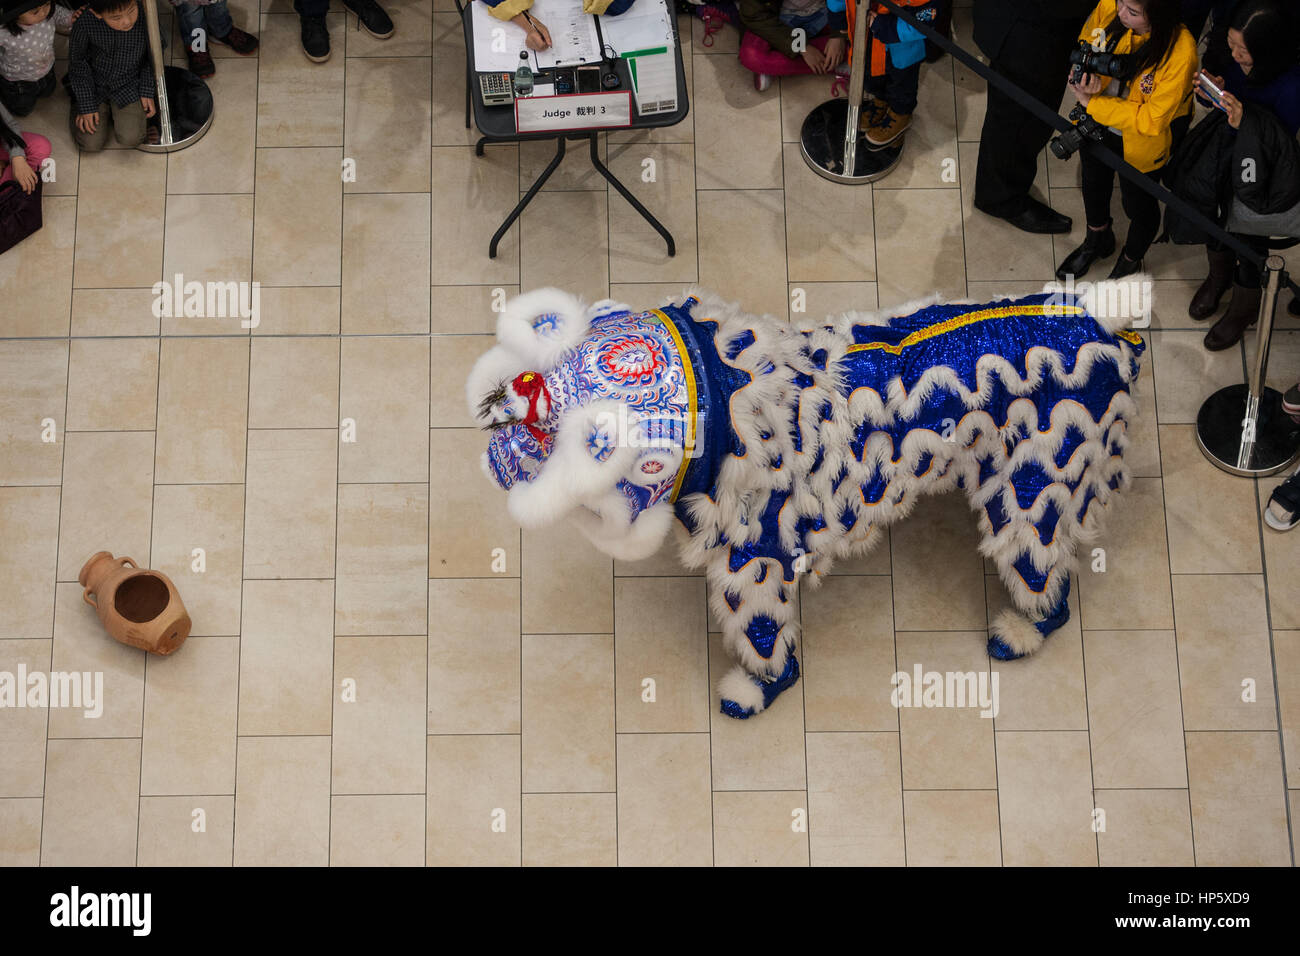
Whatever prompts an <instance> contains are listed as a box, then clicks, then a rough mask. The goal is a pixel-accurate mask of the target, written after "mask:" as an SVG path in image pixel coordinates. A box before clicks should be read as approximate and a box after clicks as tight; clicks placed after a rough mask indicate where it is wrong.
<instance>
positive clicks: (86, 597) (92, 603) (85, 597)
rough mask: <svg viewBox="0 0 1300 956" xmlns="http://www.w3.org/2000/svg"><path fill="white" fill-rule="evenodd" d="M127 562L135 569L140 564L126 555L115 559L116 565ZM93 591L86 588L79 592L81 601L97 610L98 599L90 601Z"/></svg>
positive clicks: (119, 565)
mask: <svg viewBox="0 0 1300 956" xmlns="http://www.w3.org/2000/svg"><path fill="white" fill-rule="evenodd" d="M127 564H129V565H131V567H133V568H135V569H136V570H139V568H140V565H138V564H136V563H135V559H134V558H128V557H125V556H123V557H120V558H118V559H117V565H118V567H122V566H124V565H127ZM94 593H95V592H93V591H92V590H90V588H86V590H85V591H83V592H82V594H81V599H82V600H83V601H85V602H86V603H87V604H89V605H90V606H91V607H93V608H94V609H95V610H97V611H98V610H99V603H98V601H97V600H96V601H92V600H91V599H90V596H91V595H92V594H94Z"/></svg>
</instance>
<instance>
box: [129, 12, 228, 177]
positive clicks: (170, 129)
mask: <svg viewBox="0 0 1300 956" xmlns="http://www.w3.org/2000/svg"><path fill="white" fill-rule="evenodd" d="M143 5H144V19H145V26H146V27H147V30H146V32H147V33H148V34H149V57H150V59H151V61H152V62H153V76H154V86H155V87H156V88H157V96H156V97H155V99H154V103H155V104H156V105H157V107H158V115H157V116H155V117H154V118H153V119H152V120H150V125H151V126H152V125H153V124H154V123H155V122H156V123H157V124H158V142H156V143H151V142H149V140H148V139H146V140H145V141H144V142H143V143H141V144H140V146H139V148H140V149H142V150H144V151H145V152H147V153H174V152H175V151H176V150H178V149H184V148H185V147H186V146H193V145H194V144H195V143H197V142H198V141H199V140H200V139H202V138H203V134H204V133H206V132H207V131H208V128H209V127H210V126H211V125H212V114H213V104H212V93H211V91H210V90H209V89H208V84H206V83H204V82H203V80H201V79H199V78H198V77H197V76H195V75H194V74H193V73H191V72H190V71H189V70H187V69H184V68H183V67H179V66H164V65H163V52H162V31H161V28H160V26H159V21H158V8H157V6H156V5H155V0H144V4H143ZM181 42H182V43H187V42H189V40H188V38H187V37H181Z"/></svg>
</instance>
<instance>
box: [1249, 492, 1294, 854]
mask: <svg viewBox="0 0 1300 956" xmlns="http://www.w3.org/2000/svg"><path fill="white" fill-rule="evenodd" d="M1289 472H1290V469H1287V473H1289ZM1259 482H1260V479H1259V478H1253V479H1251V484H1252V485H1254V490H1255V522H1256V524H1255V533H1256V534H1257V535H1259V560H1260V567H1261V574H1260V578H1261V580H1262V582H1263V587H1264V621H1265V624H1266V625H1267V626H1268V656H1269V664H1270V666H1271V667H1272V669H1273V708H1274V714H1275V719H1276V721H1277V745H1278V751H1279V753H1280V756H1281V762H1282V809H1283V812H1284V813H1285V814H1286V829H1287V836H1288V837H1289V838H1290V839H1289V841H1288V845H1289V849H1290V851H1291V866H1292V867H1295V865H1296V854H1295V820H1294V819H1293V817H1292V815H1291V795H1290V791H1289V789H1288V786H1287V766H1286V724H1285V722H1284V721H1283V719H1282V688H1281V684H1280V683H1279V682H1278V674H1277V642H1276V639H1275V638H1274V636H1273V603H1272V597H1271V594H1270V592H1269V587H1268V545H1267V543H1266V541H1265V538H1264V527H1263V526H1264V522H1263V520H1261V515H1262V513H1263V507H1262V503H1261V501H1260V490H1259Z"/></svg>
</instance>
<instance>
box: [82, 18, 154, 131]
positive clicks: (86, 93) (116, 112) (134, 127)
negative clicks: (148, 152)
mask: <svg viewBox="0 0 1300 956" xmlns="http://www.w3.org/2000/svg"><path fill="white" fill-rule="evenodd" d="M145 29H146V28H145V21H144V16H143V15H142V13H141V10H140V0H90V9H89V10H87V11H86V13H85V14H83V15H82V16H80V17H78V18H77V22H76V23H75V24H73V26H72V35H71V38H70V39H69V41H68V79H69V83H70V85H71V93H72V135H73V138H74V139H76V141H77V145H78V146H80V147H81V148H82V149H84V150H87V151H89V152H98V151H99V150H101V149H103V148H104V146H105V145H106V144H107V143H108V126H109V122H110V119H111V121H112V125H113V135H114V137H115V138H116V139H117V141H118V142H119V143H121V144H122V145H123V146H139V145H140V144H141V143H143V142H144V138H145V134H146V131H147V130H146V121H147V119H148V117H150V116H153V115H154V114H155V113H156V112H157V111H158V109H157V106H156V105H155V104H154V96H155V91H154V76H153V66H152V64H150V62H149V40H148V37H147V36H146V35H145Z"/></svg>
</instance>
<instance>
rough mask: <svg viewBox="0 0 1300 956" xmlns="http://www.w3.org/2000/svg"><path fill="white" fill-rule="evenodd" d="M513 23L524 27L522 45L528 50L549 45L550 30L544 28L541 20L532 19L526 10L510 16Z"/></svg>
mask: <svg viewBox="0 0 1300 956" xmlns="http://www.w3.org/2000/svg"><path fill="white" fill-rule="evenodd" d="M512 19H513V20H514V22H515V23H517V24H519V26H521V27H523V28H524V31H525V32H526V33H527V36H525V37H524V45H525V46H527V47H528V49H530V50H545V49H546V48H547V47H549V46H550V45H551V32H550V31H549V30H547V29H546V24H544V23H542V21H541V20H534V19H533V18H532V17H530V16H529V15H528V14H527V13H526V12H525V13H521V14H519V15H518V16H516V17H513V18H512Z"/></svg>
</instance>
